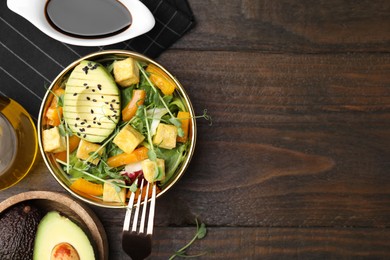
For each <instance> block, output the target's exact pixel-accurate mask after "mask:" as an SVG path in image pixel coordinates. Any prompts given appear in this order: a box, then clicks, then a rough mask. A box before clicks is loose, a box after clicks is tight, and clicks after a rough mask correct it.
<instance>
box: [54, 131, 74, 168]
mask: <svg viewBox="0 0 390 260" xmlns="http://www.w3.org/2000/svg"><path fill="white" fill-rule="evenodd" d="M79 143H80V138H79V137H78V136H77V135H72V136H70V137H69V153H71V152H73V151H74V150H76V148H77V147H78V146H79ZM54 157H55V158H57V159H59V160H61V161H63V162H66V157H67V151H63V152H59V153H55V154H54Z"/></svg>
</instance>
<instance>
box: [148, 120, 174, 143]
mask: <svg viewBox="0 0 390 260" xmlns="http://www.w3.org/2000/svg"><path fill="white" fill-rule="evenodd" d="M176 137H177V128H176V126H174V125H167V124H163V123H160V124H159V125H158V127H157V131H156V134H155V136H154V137H153V143H154V144H155V145H158V146H159V147H161V148H165V149H172V148H175V147H176Z"/></svg>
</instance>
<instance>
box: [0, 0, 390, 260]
mask: <svg viewBox="0 0 390 260" xmlns="http://www.w3.org/2000/svg"><path fill="white" fill-rule="evenodd" d="M190 4H191V6H192V9H193V11H194V13H195V17H196V19H197V27H196V28H195V29H193V30H192V31H191V32H190V33H189V34H187V35H186V36H185V37H184V38H182V39H181V40H180V41H179V42H177V43H176V44H175V45H174V46H173V47H172V48H170V49H169V50H168V51H166V52H165V53H163V54H162V55H161V56H160V57H158V59H157V61H159V62H160V63H162V64H163V65H164V66H166V67H167V68H168V69H169V70H171V72H172V73H173V74H175V75H176V76H177V78H178V79H179V80H180V81H181V82H182V84H183V85H184V86H185V88H186V89H187V91H188V93H189V96H190V98H191V100H192V102H193V105H194V108H195V110H196V112H197V114H202V112H203V109H207V110H208V112H209V114H210V115H211V116H212V117H213V125H212V126H209V125H208V123H207V122H206V121H203V120H202V119H199V120H198V141H197V147H196V152H195V155H194V158H193V160H192V162H191V164H190V168H189V169H188V171H187V172H186V173H185V175H184V177H183V178H182V179H181V180H180V182H179V183H178V184H177V185H176V186H175V187H174V188H173V189H172V190H171V191H169V192H168V193H167V194H165V195H164V196H163V197H161V198H160V199H159V200H158V201H157V211H156V212H157V213H156V220H155V222H156V229H155V235H154V248H153V254H152V256H151V259H167V258H168V257H169V256H170V255H171V254H172V253H173V252H174V251H175V250H177V249H178V248H180V247H181V246H183V245H184V244H185V243H186V242H187V241H189V240H190V239H191V237H192V236H193V235H194V233H195V227H194V219H195V218H196V217H197V218H199V219H200V220H202V221H204V222H205V223H206V224H207V226H208V235H207V237H206V238H204V239H203V240H201V241H198V242H196V243H195V245H194V246H193V247H192V249H191V250H190V252H191V253H199V252H204V251H207V252H208V253H207V254H206V255H205V256H204V257H202V258H201V259H356V258H367V259H389V258H390V230H389V227H390V2H389V1H385V0H383V1H375V0H374V1H346V0H344V1H336V0H330V1H329V0H328V1H322V0H321V1H299V0H292V1H291V0H289V1H287V0H286V1H262V0H241V1H238V0H237V1H222V0H215V1H211V0H210V1H195V0H192V1H190ZM3 14H4V16H5V17H11V15H10V14H8V13H3ZM3 18H4V17H3ZM15 19H18V18H15ZM10 20H11V22H10V23H11V24H12V19H10ZM26 26H28V25H26ZM26 30H27V29H26ZM28 30H33V31H34V34H31V36H30V39H32V41H34V42H40V43H42V42H44V41H50V43H52V44H53V48H45V50H46V51H47V52H48V53H50V54H51V55H55V51H64V50H63V49H65V48H64V45H60V44H58V43H55V42H54V41H51V40H50V39H48V38H45V36H43V35H41V34H40V33H39V32H38V31H35V30H34V28H33V27H31V28H28ZM1 33H2V35H1V40H2V42H3V47H4V46H7V44H6V43H7V37H5V35H3V32H1ZM11 33H12V30H11ZM34 35H35V36H34ZM15 37H17V35H16V36H15ZM115 47H117V46H115ZM5 49H6V50H5V51H4V48H3V51H2V55H4V56H2V57H1V58H2V59H3V57H12V54H10V53H9V52H8V51H7V48H5ZM77 51H78V52H79V53H85V54H86V53H89V52H91V49H90V48H79V49H77ZM15 52H23V47H20V48H19V49H16V51H15ZM37 55H38V54H37ZM61 57H63V56H61ZM75 58H77V57H73V56H72V55H71V54H69V57H67V58H64V60H61V61H60V62H61V63H62V64H64V65H67V63H68V62H70V61H71V60H72V59H75ZM18 66H20V67H23V64H20V61H16V63H15V70H18ZM8 69H9V70H10V69H11V67H9V68H8ZM41 69H42V68H41ZM59 71H60V68H53V69H52V70H49V72H48V73H49V74H47V75H48V76H47V77H48V78H50V79H52V78H54V76H55V75H56V74H57V73H58V72H59ZM45 73H46V72H45ZM45 75H46V74H45ZM32 80H33V79H32ZM40 80H41V82H39V83H38V84H41V83H42V79H40ZM25 190H53V191H59V192H65V191H64V190H63V189H62V188H61V187H60V186H59V185H58V184H57V183H56V182H55V180H54V179H53V178H52V177H51V176H50V175H49V173H48V170H47V169H46V167H45V165H44V163H43V161H42V160H41V159H40V158H39V159H38V160H37V163H36V165H35V167H34V169H33V170H32V172H31V173H30V174H29V175H28V176H27V177H26V178H25V179H24V180H23V181H22V182H21V183H19V184H18V185H16V186H15V187H12V188H10V189H8V190H6V191H2V192H0V200H3V199H5V198H7V197H9V196H11V195H13V194H17V193H19V192H22V191H25ZM91 208H92V209H93V210H94V211H95V212H96V214H97V215H98V216H99V218H100V219H101V221H102V222H103V224H104V226H105V228H106V232H107V234H108V239H109V243H110V259H113V260H115V259H127V258H126V256H125V254H124V253H123V252H122V250H121V246H120V236H121V235H120V231H121V228H122V221H123V216H124V211H123V210H119V209H118V210H108V209H102V208H97V207H91Z"/></svg>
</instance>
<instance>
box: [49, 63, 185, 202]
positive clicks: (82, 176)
mask: <svg viewBox="0 0 390 260" xmlns="http://www.w3.org/2000/svg"><path fill="white" fill-rule="evenodd" d="M175 88H176V84H175V82H174V81H173V80H172V79H171V78H170V77H169V76H168V75H167V74H166V73H165V72H164V71H163V70H161V69H160V68H159V67H157V66H156V65H154V64H152V63H147V62H144V61H139V60H136V59H134V58H132V57H128V58H115V59H112V60H109V61H105V62H102V63H98V62H95V61H89V60H84V61H81V62H80V63H79V65H77V66H76V67H75V68H74V69H73V70H72V71H70V72H69V73H67V75H66V76H65V77H63V79H62V81H61V82H60V83H59V84H58V86H55V87H53V90H52V91H51V92H52V99H51V100H50V101H49V102H50V103H49V104H48V106H47V108H46V109H45V111H44V113H43V121H42V122H43V126H44V130H43V131H42V143H43V150H44V151H45V152H46V153H47V154H49V155H51V156H53V157H54V158H55V160H56V161H57V162H58V163H59V165H61V167H62V169H63V171H64V173H65V174H66V177H67V178H68V179H69V180H70V182H71V185H70V189H71V190H73V191H75V192H76V193H81V194H84V195H88V196H93V197H94V198H98V199H101V200H102V201H104V202H114V203H120V204H124V203H126V200H127V198H128V197H129V194H130V192H136V191H137V190H138V188H139V186H140V183H141V180H142V179H144V180H146V181H147V182H149V183H157V188H158V189H157V192H159V191H161V190H162V189H163V188H164V186H165V185H167V184H168V183H169V181H170V179H171V178H173V176H174V175H175V172H176V170H177V169H178V168H179V167H180V165H181V164H182V162H183V161H184V160H185V158H186V156H187V155H188V150H189V146H190V134H191V133H190V129H191V123H192V118H191V114H190V112H189V111H188V107H187V105H186V103H185V102H184V101H183V99H182V97H181V96H180V94H179V92H178V91H177V90H176V89H175ZM145 183H146V182H145ZM143 196H145V195H143Z"/></svg>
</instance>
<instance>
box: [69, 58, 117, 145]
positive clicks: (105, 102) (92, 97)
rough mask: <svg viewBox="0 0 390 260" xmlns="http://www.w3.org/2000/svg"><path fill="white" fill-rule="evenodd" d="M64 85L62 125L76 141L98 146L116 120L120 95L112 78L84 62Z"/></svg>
mask: <svg viewBox="0 0 390 260" xmlns="http://www.w3.org/2000/svg"><path fill="white" fill-rule="evenodd" d="M65 85H66V88H65V95H64V106H63V113H64V119H65V122H66V123H67V124H68V126H69V128H70V129H71V130H72V132H73V133H75V134H76V135H77V136H79V137H80V138H82V139H84V140H86V141H89V142H92V143H100V142H102V141H103V140H104V139H106V138H107V137H108V136H109V135H110V134H111V133H112V132H113V131H114V129H115V127H116V125H117V124H118V122H119V119H120V108H121V104H120V92H119V89H118V87H117V85H116V83H115V81H114V78H113V77H112V75H111V74H110V73H109V72H108V71H107V70H106V69H105V68H104V67H103V66H102V65H101V64H99V63H96V62H93V61H87V60H84V61H81V62H80V64H79V65H77V66H76V67H75V68H74V69H73V71H72V72H71V74H70V76H69V78H68V80H67V82H66V83H65Z"/></svg>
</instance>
